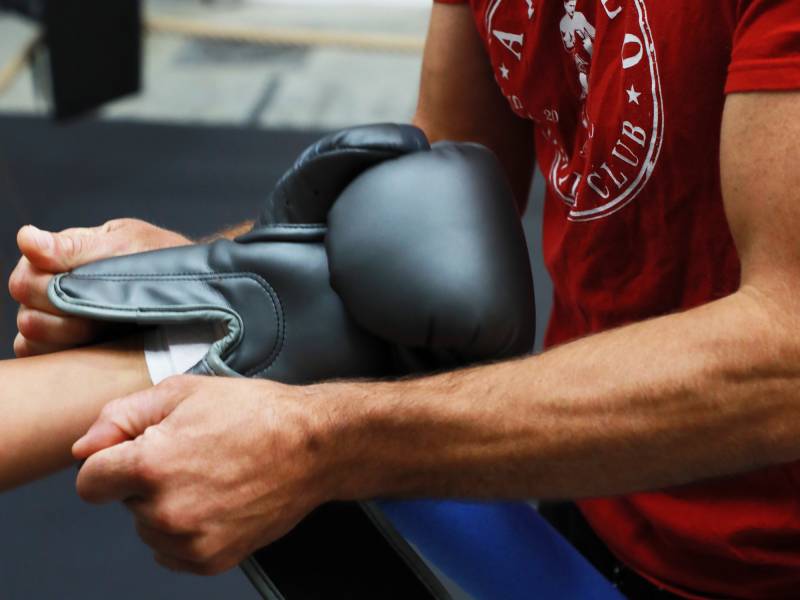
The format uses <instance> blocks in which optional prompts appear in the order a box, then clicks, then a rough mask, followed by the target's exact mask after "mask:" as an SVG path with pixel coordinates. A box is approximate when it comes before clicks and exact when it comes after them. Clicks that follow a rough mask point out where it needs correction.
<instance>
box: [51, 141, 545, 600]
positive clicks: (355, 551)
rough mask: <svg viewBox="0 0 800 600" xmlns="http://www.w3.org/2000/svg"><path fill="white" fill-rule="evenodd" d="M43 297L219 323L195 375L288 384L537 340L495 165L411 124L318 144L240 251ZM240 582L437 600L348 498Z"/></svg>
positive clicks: (99, 276) (117, 261)
mask: <svg viewBox="0 0 800 600" xmlns="http://www.w3.org/2000/svg"><path fill="white" fill-rule="evenodd" d="M50 298H51V300H52V302H53V304H54V305H55V306H56V307H57V308H59V309H60V310H62V311H64V312H65V313H68V314H73V315H79V316H83V317H88V318H92V319H98V320H108V321H122V322H128V323H134V324H137V325H141V326H152V325H165V324H176V323H196V322H216V323H221V324H223V325H224V329H225V331H226V334H225V336H224V337H223V338H222V339H221V340H219V341H217V342H216V343H214V344H213V346H212V347H211V349H210V351H209V352H208V354H207V355H206V357H205V358H204V359H203V360H202V361H200V362H199V363H198V364H197V365H196V366H195V367H194V368H193V369H192V372H194V373H200V374H208V375H219V376H236V375H239V376H248V377H264V378H269V379H274V380H278V381H282V382H287V383H307V382H312V381H319V380H323V379H327V378H333V377H337V378H341V377H357V376H358V377H365V376H386V375H395V374H404V373H410V372H422V371H428V370H432V369H442V368H450V367H455V366H461V365H465V364H469V363H473V362H477V361H483V360H490V359H499V358H505V357H510V356H514V355H518V354H522V353H524V352H526V351H528V350H529V349H530V347H531V346H532V342H533V333H534V331H533V330H534V325H533V322H534V321H533V320H534V313H533V286H532V282H531V275H530V268H529V265H528V258H527V251H526V247H525V241H524V237H523V233H522V230H521V226H520V223H519V218H518V216H517V214H516V211H515V209H514V203H513V200H512V195H511V191H510V188H509V186H508V183H507V182H506V180H505V178H504V176H503V173H502V170H501V168H500V166H499V164H498V163H497V161H496V159H495V158H494V156H493V155H492V154H491V153H490V152H489V151H488V150H486V149H485V148H482V147H480V146H477V145H471V144H439V145H436V146H434V147H433V148H430V147H429V146H428V143H427V141H426V139H425V137H424V135H423V134H422V132H421V131H419V130H417V129H415V128H413V127H409V126H395V125H379V126H368V127H360V128H354V129H349V130H345V131H343V132H340V133H337V134H334V135H332V136H328V137H326V138H324V139H323V140H321V141H320V142H318V143H317V144H315V145H314V146H313V147H311V148H309V149H308V150H307V151H306V152H304V153H303V155H302V156H301V157H300V158H299V159H298V161H297V163H296V164H295V166H294V167H292V169H291V170H290V171H289V172H288V173H287V174H286V175H285V176H284V177H283V178H282V179H281V180H280V182H279V183H278V184H277V186H276V188H275V190H274V191H273V193H272V194H271V196H270V197H269V199H268V201H267V202H266V205H265V208H264V209H263V211H262V213H261V215H260V217H259V219H258V222H257V223H256V225H255V226H254V228H253V230H252V231H251V232H249V233H247V234H245V235H244V236H242V237H240V238H238V239H237V240H236V241H228V240H221V241H217V242H214V243H212V244H209V245H197V246H189V247H182V248H173V249H168V250H161V251H156V252H149V253H145V254H139V255H131V256H126V257H119V258H114V259H109V260H105V261H100V262H98V263H94V264H91V265H87V266H84V267H81V268H79V269H76V270H75V271H73V272H72V273H67V274H62V275H58V276H56V277H55V278H54V279H53V281H52V282H51V287H50ZM245 570H246V572H247V573H248V575H249V576H250V577H251V579H252V580H253V582H254V583H255V584H256V586H257V587H258V588H259V590H260V591H261V592H262V594H263V595H264V596H265V597H267V598H275V599H278V598H283V599H285V600H293V599H294V598H298V599H300V598H302V599H303V600H306V599H307V598H318V597H319V598H322V597H324V598H375V597H381V598H411V597H413V598H425V597H437V598H441V597H446V595H445V594H444V592H443V590H442V589H440V588H439V587H438V586H437V584H436V582H435V578H433V577H431V576H430V574H429V573H428V572H427V570H426V569H425V568H424V567H423V566H422V564H421V562H420V561H419V560H418V559H416V558H415V556H414V553H413V552H412V551H411V550H410V549H409V548H408V547H407V546H406V545H405V544H404V543H403V541H402V540H401V539H399V538H398V537H397V536H395V535H393V533H392V531H391V528H390V527H389V526H388V524H387V523H385V522H384V521H383V520H382V518H381V516H380V514H379V513H377V512H375V511H374V510H372V509H371V508H369V507H367V506H363V507H362V506H359V505H356V504H353V503H345V504H337V505H328V506H325V507H322V508H320V509H319V510H317V511H315V513H313V514H312V515H310V516H309V518H307V519H306V520H305V521H304V522H303V523H301V524H300V525H299V526H298V527H297V528H296V529H295V530H294V531H293V532H291V533H290V534H289V535H287V536H286V537H284V538H283V539H281V540H279V541H278V542H276V543H274V544H272V545H271V546H269V547H268V548H265V549H263V550H261V551H259V552H258V553H256V555H255V558H254V559H253V560H250V561H248V563H247V564H246V565H245ZM309 572H313V573H315V574H316V575H315V576H313V577H309V576H308V573H309Z"/></svg>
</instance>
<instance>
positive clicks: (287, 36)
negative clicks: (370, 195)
mask: <svg viewBox="0 0 800 600" xmlns="http://www.w3.org/2000/svg"><path fill="white" fill-rule="evenodd" d="M118 2H119V3H120V4H117V3H118ZM126 2H127V6H128V8H129V9H130V10H131V11H133V12H132V13H131V14H134V15H135V16H136V17H137V19H139V21H136V22H135V23H136V25H135V27H132V26H131V25H130V23H131V20H130V19H125V20H124V21H123V20H121V17H120V16H119V14H114V11H115V10H116V7H119V6H120V5H121V4H122V3H123V2H122V0H114V2H108V1H107V0H105V6H104V3H103V2H97V1H96V0H84V1H81V0H51V1H50V2H48V0H0V209H2V210H3V217H2V218H0V279H2V282H3V285H2V288H0V359H8V358H11V357H12V352H11V344H12V341H13V337H14V334H15V331H16V327H15V315H16V307H15V306H14V305H13V303H12V301H11V300H10V298H9V297H8V294H7V292H6V291H5V282H6V281H7V279H8V275H9V274H10V272H11V270H12V268H13V266H14V265H15V264H16V261H17V259H18V254H17V250H16V246H15V243H14V238H15V234H16V231H17V229H18V228H19V227H21V226H22V225H24V224H27V223H34V224H36V225H38V226H40V227H43V228H47V229H53V230H58V229H63V228H66V227H70V226H92V225H97V224H100V223H102V222H104V221H106V220H108V219H111V218H117V217H138V218H142V219H146V220H148V221H151V222H155V223H157V224H159V225H161V226H164V227H168V228H171V229H176V230H179V231H181V232H183V233H186V234H188V235H190V236H202V235H205V234H208V233H211V232H213V231H215V230H219V229H221V228H222V227H224V226H226V225H230V224H234V223H238V222H241V221H243V220H245V219H248V218H250V217H252V216H253V214H254V213H255V211H256V210H257V208H258V206H259V203H260V201H261V200H263V199H264V197H265V195H266V193H267V192H268V191H269V189H271V187H272V185H273V184H274V182H275V181H276V180H277V179H278V177H279V176H280V175H281V174H282V172H283V171H284V170H285V169H286V168H287V167H288V166H289V165H290V164H291V163H292V162H293V160H294V158H295V157H296V155H297V154H298V153H299V152H300V151H301V150H302V149H303V148H305V147H306V146H307V145H308V144H309V143H311V142H313V141H314V140H316V139H317V138H318V137H320V136H321V135H323V134H324V133H326V132H328V131H330V130H332V129H338V128H342V127H348V126H351V125H356V124H364V123H370V122H380V121H394V122H408V121H409V120H410V118H411V117H412V115H413V112H414V108H415V105H416V98H417V86H418V79H419V72H420V64H421V58H422V46H423V42H424V37H425V33H426V28H427V22H428V17H429V12H430V2H431V0H363V1H361V2H358V1H356V0H349V1H347V0H291V2H290V1H289V0H286V1H285V2H277V1H273V0H202V1H201V0H146V1H144V2H142V3H141V4H140V3H138V2H136V0H126ZM4 3H5V6H4ZM90 5H91V6H90ZM76 6H77V7H78V8H81V7H82V10H79V11H77V13H76V11H75V10H74V8H75V7H76ZM54 7H55V8H54ZM110 7H115V8H114V9H112V8H110ZM70 11H71V12H72V13H76V14H77V16H75V15H74V14H70ZM95 16H97V17H98V18H97V19H96V18H95ZM100 17H102V19H101V18H100ZM103 19H106V20H107V19H111V21H110V23H111V26H109V25H108V21H107V22H105V23H101V21H103ZM115 19H116V20H115ZM139 22H140V23H141V25H139ZM98 27H100V29H98ZM44 32H47V35H46V37H43V35H44ZM140 32H141V35H140ZM45 40H46V41H47V44H45ZM137 44H138V46H137ZM48 47H49V49H50V51H49V52H47V51H46V49H47V48H48ZM98 48H100V50H98ZM131 48H134V50H131ZM139 57H141V62H140V64H138V63H139V61H138V59H139ZM120 64H122V65H124V68H123V67H120V66H119V65H120ZM87 90H89V91H90V92H91V93H89V94H88V96H87V95H86V91H87ZM137 90H138V91H137ZM95 91H96V92H97V94H96V96H94V97H93V96H92V93H94V92H95ZM107 100H110V101H107ZM54 115H58V116H59V117H62V118H60V119H59V120H56V119H54V118H53V117H54ZM540 211H541V178H539V180H538V182H537V185H535V186H534V192H533V194H532V199H531V203H530V209H529V211H528V214H526V216H525V226H526V231H527V233H528V235H529V246H530V248H531V258H532V268H533V269H534V273H535V278H536V283H537V305H538V307H539V310H538V312H539V319H538V320H539V324H538V338H539V339H541V334H542V332H543V331H544V326H543V323H544V321H545V319H546V317H547V315H548V313H549V304H550V288H549V282H548V281H547V278H546V275H545V273H544V270H543V268H542V265H541V257H540V255H539V246H540V242H539V230H540V222H541V221H540ZM0 385H2V382H0ZM52 400H53V402H69V398H53V399H52ZM0 418H2V417H1V416H0ZM74 474H75V473H74V472H73V471H70V472H65V473H63V474H61V475H59V476H56V477H52V478H49V479H48V480H46V481H42V482H39V483H36V484H34V485H30V486H27V487H24V488H22V489H19V490H16V491H14V492H11V493H8V494H3V495H0V599H3V600H5V599H13V600H16V599H29V598H34V599H38V598H81V599H87V600H88V599H95V598H98V599H99V598H116V599H120V600H123V599H124V600H127V599H134V598H149V599H154V600H155V599H162V598H163V599H167V598H169V599H174V598H184V597H187V598H188V597H191V598H195V599H198V600H201V599H205V598H209V599H210V598H256V597H257V596H256V594H255V592H254V591H252V589H251V588H250V586H249V584H248V583H247V581H246V580H245V578H244V576H243V575H241V574H240V573H239V572H232V573H229V574H226V575H223V576H220V577H216V578H213V579H198V578H194V577H188V576H179V575H175V574H172V573H168V572H166V571H163V570H161V569H159V568H157V567H156V566H155V564H154V563H153V562H152V559H151V558H150V554H149V552H148V550H147V549H146V548H145V547H144V546H143V545H141V544H140V543H139V541H138V539H137V538H136V536H135V534H134V531H133V526H132V524H131V522H130V520H129V519H128V518H127V516H126V514H125V512H124V510H123V509H121V508H119V507H116V506H110V507H101V508H96V507H88V506H86V505H83V504H81V503H80V501H79V500H78V499H77V497H76V495H75V494H74Z"/></svg>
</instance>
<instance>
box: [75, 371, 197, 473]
mask: <svg viewBox="0 0 800 600" xmlns="http://www.w3.org/2000/svg"><path fill="white" fill-rule="evenodd" d="M181 379H182V378H171V379H168V380H166V381H165V382H163V383H161V384H160V385H158V386H156V387H154V388H150V389H147V390H143V391H141V392H137V393H135V394H132V395H130V396H126V397H124V398H120V399H118V400H114V401H113V402H110V403H109V404H107V405H106V406H105V408H104V409H103V411H102V412H101V413H100V416H99V417H98V419H97V421H95V423H94V425H92V426H91V427H90V428H89V431H87V432H86V434H85V435H84V436H83V437H82V438H81V439H79V440H78V441H77V442H75V444H74V445H73V446H72V454H73V456H74V457H75V458H76V459H78V460H82V459H85V458H87V457H88V456H91V455H92V454H94V453H96V452H99V451H101V450H103V449H105V448H109V447H111V446H113V445H115V444H120V443H122V442H124V441H126V440H133V439H136V438H137V437H138V436H140V435H142V434H143V433H144V432H145V430H146V429H147V428H148V427H152V426H153V425H158V424H159V423H161V421H163V420H164V419H165V418H166V417H167V416H169V414H170V413H171V412H172V411H173V410H174V409H175V407H176V406H177V405H178V404H179V403H180V402H181V401H182V400H183V399H184V398H185V397H186V395H187V394H188V393H189V390H188V389H187V388H186V386H185V385H181V384H180V380H181Z"/></svg>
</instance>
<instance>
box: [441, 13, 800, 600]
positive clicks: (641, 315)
mask: <svg viewBox="0 0 800 600" xmlns="http://www.w3.org/2000/svg"><path fill="white" fill-rule="evenodd" d="M441 1H443V2H445V1H446V2H449V3H459V2H465V1H467V0H441ZM469 4H470V6H471V8H472V10H473V12H474V15H475V22H476V24H477V29H478V32H479V34H480V36H481V38H482V39H483V41H484V44H485V47H486V49H487V53H488V56H489V59H490V61H491V64H492V66H493V68H494V72H495V78H496V80H497V83H498V85H499V86H500V88H501V90H502V91H503V94H504V95H505V96H506V98H507V99H508V101H509V104H510V105H511V107H512V108H513V109H514V111H515V112H516V113H517V114H518V115H520V116H522V117H524V118H528V119H532V120H533V121H534V122H535V124H536V127H535V129H536V133H535V135H536V150H537V158H538V161H539V165H540V167H541V169H542V172H543V173H544V174H545V178H546V180H547V198H546V202H545V214H544V234H543V237H544V254H545V261H546V263H547V266H548V269H549V271H550V274H551V276H552V279H553V284H554V308H553V313H552V316H551V322H550V326H549V329H548V332H547V344H548V345H550V346H552V345H554V344H559V343H563V342H566V341H568V340H572V339H574V338H576V337H578V336H583V335H586V334H590V333H593V332H598V331H602V330H605V329H609V328H611V327H615V326H619V325H622V324H625V323H629V322H632V321H638V320H642V319H646V318H649V317H654V316H656V315H663V314H665V313H670V312H673V311H676V310H680V309H688V308H690V307H693V306H697V305H699V304H704V303H707V302H709V301H711V300H714V299H716V298H720V297H723V296H726V295H728V294H731V293H732V292H734V291H735V290H736V289H737V287H738V285H739V276H740V273H739V271H740V269H739V260H738V257H737V254H736V250H735V248H734V245H733V241H732V238H731V234H730V231H729V229H728V226H727V222H726V220H725V215H724V212H723V204H722V194H721V191H720V173H719V148H720V123H721V117H722V110H723V105H724V102H725V94H726V93H734V92H743V91H754V90H788V89H800V0H577V2H576V1H575V0H568V1H562V0H469ZM454 101H456V100H455V99H454ZM664 360H669V356H665V357H664ZM575 368H576V369H580V368H581V365H575ZM620 377H624V373H620ZM580 506H581V508H582V510H583V512H584V514H585V515H586V517H587V518H588V520H589V521H590V523H591V524H592V527H593V528H594V529H595V530H596V531H597V533H598V534H599V535H600V536H601V537H602V538H603V539H604V540H605V542H606V543H607V544H608V546H609V547H610V548H611V549H612V550H613V551H614V552H615V553H616V554H617V555H618V556H619V557H620V558H621V559H622V560H624V561H625V562H626V563H627V564H628V565H630V566H631V567H633V568H634V569H636V570H637V571H639V572H640V573H641V574H642V575H644V576H645V577H648V578H649V579H651V580H653V581H655V582H657V583H659V584H661V585H663V586H665V587H667V588H669V589H671V590H673V591H675V592H676V593H680V594H682V595H685V596H687V597H702V596H722V597H731V598H758V599H764V598H790V597H800V465H798V464H794V465H788V466H778V467H774V468H770V469H766V470H762V471H759V472H756V473H752V474H748V475H744V476H739V477H734V478H729V479H721V480H715V481H710V482H702V483H698V484H694V485H690V486H684V487H681V488H676V489H670V490H665V491H660V492H654V493H643V494H634V495H629V496H624V497H617V498H605V499H595V500H588V501H584V502H581V503H580Z"/></svg>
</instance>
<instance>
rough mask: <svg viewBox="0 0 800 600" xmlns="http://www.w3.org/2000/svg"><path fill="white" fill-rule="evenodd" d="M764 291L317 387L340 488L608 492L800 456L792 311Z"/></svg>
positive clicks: (450, 493)
mask: <svg viewBox="0 0 800 600" xmlns="http://www.w3.org/2000/svg"><path fill="white" fill-rule="evenodd" d="M769 306H770V304H769V302H768V301H765V300H764V299H762V298H759V297H758V295H757V294H756V293H755V292H752V291H749V290H748V291H741V292H739V293H737V294H735V295H733V296H730V297H728V298H726V299H723V300H720V301H717V302H715V303H712V304H709V305H706V306H704V307H700V308H697V309H694V310H691V311H688V312H686V313H682V314H676V315H671V316H667V317H662V318H659V319H654V320H651V321H647V322H643V323H638V324H635V325H631V326H628V327H625V328H622V329H618V330H615V331H610V332H606V333H602V334H598V335H595V336H592V337H588V338H585V339H582V340H579V341H576V342H573V343H570V344H567V345H564V346H562V347H559V348H556V349H553V350H551V351H549V352H546V353H544V354H542V355H540V356H537V357H531V358H527V359H522V360H518V361H512V362H507V363H503V364H496V365H491V366H484V367H479V368H474V369H468V370H465V371H461V372H456V373H450V374H444V375H438V376H434V377H429V378H423V379H419V380H412V381H402V382H391V383H374V384H369V383H367V384H364V383H339V384H332V385H324V384H323V385H320V386H317V387H314V388H311V389H310V390H308V392H309V393H310V394H311V396H312V397H317V398H325V401H324V403H323V404H324V405H326V406H329V407H330V408H331V410H332V411H334V414H333V415H332V416H331V417H329V418H328V419H327V422H328V423H330V424H332V425H331V427H332V428H333V433H332V434H330V436H329V438H328V439H331V440H333V442H334V443H333V448H334V449H333V452H334V453H336V454H337V456H339V458H340V460H339V464H340V470H339V471H338V472H339V473H344V474H346V480H345V481H340V482H339V487H338V489H337V492H336V496H337V497H341V498H369V497H376V496H444V497H478V498H498V497H512V498H524V497H538V498H578V497H591V496H605V495H615V494H620V493H626V492H632V491H637V490H645V489H658V488H663V487H667V486H671V485H677V484H682V483H687V482H690V481H694V480H698V479H703V478H709V477H715V476H721V475H727V474H732V473H735V472H742V471H746V470H751V469H755V468H758V467H761V466H765V465H768V464H774V463H780V462H788V461H791V460H793V459H796V458H800V353H798V344H797V343H796V342H794V340H792V339H791V337H792V336H789V335H787V334H785V333H783V332H784V331H787V330H788V331H792V330H793V329H796V327H794V328H788V325H789V324H787V323H786V322H779V321H778V320H776V318H775V316H776V315H775V314H773V312H772V311H771V310H770V309H769ZM784 328H785V329H784ZM328 431H329V433H330V431H331V429H329V430H328Z"/></svg>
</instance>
